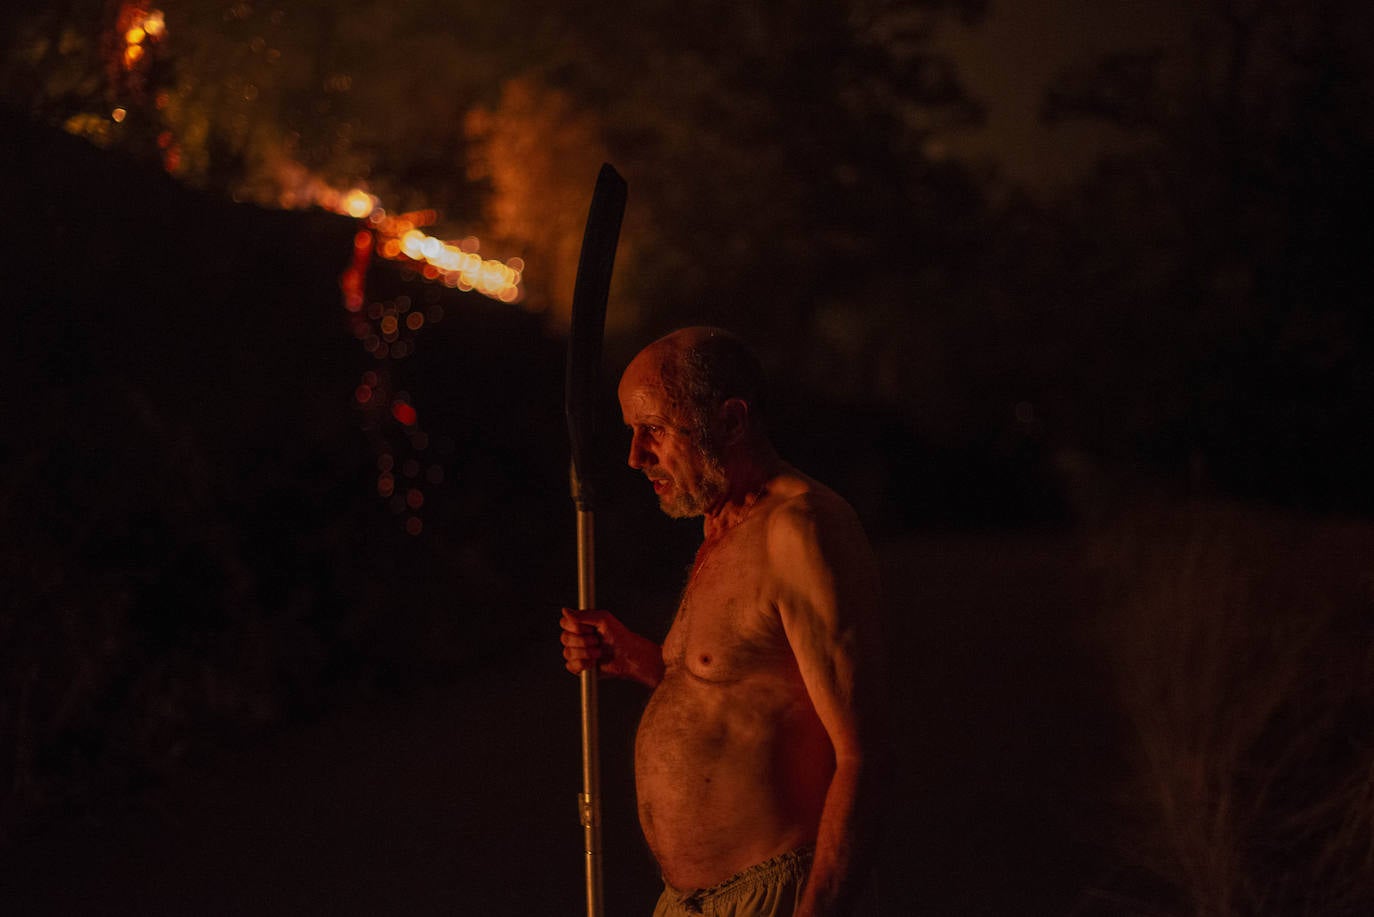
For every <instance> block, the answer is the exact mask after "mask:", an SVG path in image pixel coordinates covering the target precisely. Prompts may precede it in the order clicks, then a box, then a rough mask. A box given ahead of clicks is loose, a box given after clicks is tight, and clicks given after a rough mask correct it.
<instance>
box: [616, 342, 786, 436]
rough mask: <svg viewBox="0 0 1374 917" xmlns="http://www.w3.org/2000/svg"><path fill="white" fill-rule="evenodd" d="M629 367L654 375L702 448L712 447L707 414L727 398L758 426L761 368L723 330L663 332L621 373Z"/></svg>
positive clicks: (759, 428)
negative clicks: (745, 409) (685, 416)
mask: <svg viewBox="0 0 1374 917" xmlns="http://www.w3.org/2000/svg"><path fill="white" fill-rule="evenodd" d="M632 370H634V371H636V372H645V371H648V372H652V373H654V374H655V375H656V376H657V377H658V379H659V380H660V381H661V384H662V385H663V388H664V389H665V390H666V392H667V394H668V396H669V398H670V399H671V400H672V401H673V402H675V403H676V404H678V405H679V406H681V408H682V409H683V410H684V411H685V412H687V414H688V416H689V418H690V421H691V424H692V427H693V428H694V432H696V433H697V434H698V436H700V438H701V442H702V443H703V444H704V445H706V446H707V447H710V446H711V445H712V443H711V432H710V426H711V418H712V417H713V416H714V415H715V414H716V412H717V411H718V410H719V409H720V407H721V405H723V404H725V402H726V401H729V400H731V399H738V400H739V401H742V402H743V403H744V404H745V405H746V406H747V407H748V416H749V426H750V428H751V429H752V430H753V431H754V432H756V433H761V432H762V430H763V421H764V417H765V400H764V381H763V366H762V364H760V363H759V359H758V357H757V356H755V355H754V352H753V351H752V350H750V348H749V345H747V344H746V343H744V341H743V340H742V339H741V338H740V337H739V336H738V335H736V334H734V333H732V332H730V331H726V330H725V329H724V328H713V327H709V326H695V327H691V328H683V329H680V330H678V331H674V332H673V333H671V334H668V335H665V336H664V337H661V338H659V339H658V340H657V341H654V342H653V343H652V344H650V345H649V346H648V347H645V348H644V349H643V350H642V351H640V353H639V355H638V356H636V357H635V358H634V360H633V361H632V362H631V364H630V366H629V367H628V368H627V369H626V370H625V374H626V375H627V376H629V375H630V373H631V371H632Z"/></svg>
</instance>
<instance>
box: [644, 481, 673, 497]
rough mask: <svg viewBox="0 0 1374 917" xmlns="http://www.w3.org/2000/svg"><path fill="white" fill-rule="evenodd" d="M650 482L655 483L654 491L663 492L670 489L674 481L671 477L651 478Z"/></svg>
mask: <svg viewBox="0 0 1374 917" xmlns="http://www.w3.org/2000/svg"><path fill="white" fill-rule="evenodd" d="M649 483H650V484H652V485H654V493H656V494H661V493H663V492H664V491H665V490H667V489H668V485H669V484H670V483H672V481H671V479H670V478H649Z"/></svg>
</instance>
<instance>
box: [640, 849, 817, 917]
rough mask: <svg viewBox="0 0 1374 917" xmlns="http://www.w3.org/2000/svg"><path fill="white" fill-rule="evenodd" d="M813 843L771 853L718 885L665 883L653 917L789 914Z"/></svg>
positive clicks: (798, 896) (803, 882)
mask: <svg viewBox="0 0 1374 917" xmlns="http://www.w3.org/2000/svg"><path fill="white" fill-rule="evenodd" d="M814 852H815V848H813V847H802V848H801V849H798V850H792V851H789V852H788V853H784V854H781V855H779V856H775V857H773V859H771V860H768V861H766V862H763V863H759V864H758V865H757V866H750V867H749V868H748V869H746V870H744V871H743V872H741V873H739V874H737V875H734V876H731V877H730V878H728V879H726V880H725V881H724V882H722V883H720V884H719V885H713V886H711V887H710V888H701V889H697V890H696V891H692V892H683V891H678V890H677V889H675V888H673V887H671V886H665V887H664V889H663V894H662V895H660V896H659V898H658V906H657V907H655V908H654V917H698V915H699V917H790V915H791V914H792V913H793V912H794V911H795V910H796V909H797V904H798V903H799V902H800V901H801V896H802V888H803V887H804V886H805V885H806V876H807V873H809V872H810V871H811V856H812V854H813V853H814Z"/></svg>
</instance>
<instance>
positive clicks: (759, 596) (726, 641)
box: [664, 537, 791, 681]
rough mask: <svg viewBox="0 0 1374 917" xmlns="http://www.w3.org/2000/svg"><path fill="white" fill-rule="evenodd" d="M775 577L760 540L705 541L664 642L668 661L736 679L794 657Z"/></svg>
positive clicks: (707, 675) (711, 677)
mask: <svg viewBox="0 0 1374 917" xmlns="http://www.w3.org/2000/svg"><path fill="white" fill-rule="evenodd" d="M771 582H772V580H771V577H769V576H768V575H767V569H766V563H765V560H764V551H763V546H762V544H761V543H759V542H758V541H756V540H754V539H751V538H747V537H745V538H738V539H730V540H726V541H724V542H722V543H719V544H706V545H703V548H702V550H701V551H699V552H698V554H697V558H696V560H695V562H694V564H693V568H692V571H691V574H690V575H689V577H688V581H687V586H686V588H685V589H684V590H683V593H682V599H681V601H680V602H679V603H678V610H677V615H676V617H675V618H674V619H673V625H672V628H671V629H670V630H669V632H668V636H667V638H666V639H665V641H664V657H665V659H666V660H667V662H668V663H669V665H677V666H682V667H683V668H685V669H686V671H688V672H690V673H691V674H693V675H695V676H697V677H698V678H702V679H706V680H708V681H733V680H737V679H739V678H743V677H745V676H747V675H753V674H759V673H761V672H764V671H767V670H768V669H771V668H773V667H775V666H778V665H785V664H786V663H787V662H790V660H791V652H790V650H789V649H788V646H787V638H786V635H785V633H784V632H783V629H782V624H781V621H780V619H779V617H778V613H777V606H776V601H775V597H774V595H773V594H772V591H773V590H772V588H771Z"/></svg>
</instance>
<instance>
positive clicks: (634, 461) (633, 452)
mask: <svg viewBox="0 0 1374 917" xmlns="http://www.w3.org/2000/svg"><path fill="white" fill-rule="evenodd" d="M652 460H653V454H652V453H651V452H649V450H648V449H645V448H644V440H643V437H642V435H641V434H640V433H638V432H636V433H634V434H632V435H631V436H630V457H629V464H630V467H631V468H633V469H634V470H635V471H638V470H639V469H641V468H643V467H644V466H645V465H648V464H650V463H651V462H652Z"/></svg>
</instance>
